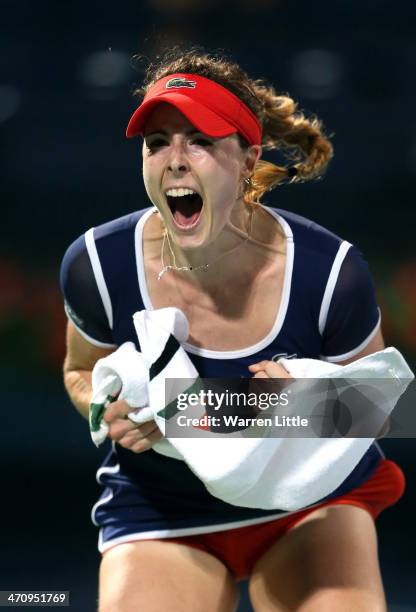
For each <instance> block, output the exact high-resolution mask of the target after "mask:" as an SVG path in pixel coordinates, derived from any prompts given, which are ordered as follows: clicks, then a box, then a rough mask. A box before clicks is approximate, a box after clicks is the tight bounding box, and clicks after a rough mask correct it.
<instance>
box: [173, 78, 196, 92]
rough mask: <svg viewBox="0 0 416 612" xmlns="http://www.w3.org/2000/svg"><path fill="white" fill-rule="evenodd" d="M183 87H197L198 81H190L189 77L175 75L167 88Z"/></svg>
mask: <svg viewBox="0 0 416 612" xmlns="http://www.w3.org/2000/svg"><path fill="white" fill-rule="evenodd" d="M181 87H187V88H188V89H195V87H196V81H190V80H189V79H185V77H175V78H174V79H170V81H168V82H167V83H166V89H179V88H181Z"/></svg>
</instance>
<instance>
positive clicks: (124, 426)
mask: <svg viewBox="0 0 416 612" xmlns="http://www.w3.org/2000/svg"><path fill="white" fill-rule="evenodd" d="M157 429H158V427H157V425H156V423H155V421H149V422H148V423H143V425H136V423H133V422H132V421H130V420H129V419H117V420H115V421H113V422H112V423H110V427H109V437H110V438H111V439H112V440H115V441H116V442H118V441H120V440H121V439H122V438H123V437H124V436H127V435H129V434H131V435H133V434H134V439H136V438H137V436H139V438H144V437H146V436H147V435H149V434H150V433H152V432H153V431H156V430H157ZM135 432H137V434H136V433H135ZM130 437H131V436H130Z"/></svg>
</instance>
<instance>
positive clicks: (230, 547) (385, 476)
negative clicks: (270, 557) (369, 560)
mask: <svg viewBox="0 0 416 612" xmlns="http://www.w3.org/2000/svg"><path fill="white" fill-rule="evenodd" d="M404 489H405V478H404V474H403V472H402V470H401V469H400V468H399V466H398V465H397V464H396V463H394V461H389V460H388V459H382V460H381V462H380V465H379V466H378V467H377V469H376V471H375V472H374V474H373V475H372V476H371V478H369V480H367V482H365V483H364V484H362V485H361V486H359V487H357V488H356V489H353V490H352V491H350V492H349V493H346V494H345V495H341V496H340V497H337V498H334V499H331V500H329V501H326V502H322V504H318V505H316V506H314V507H313V508H309V509H307V510H300V511H299V512H294V513H293V514H290V516H286V517H283V518H278V519H274V520H272V521H269V522H267V523H261V524H258V525H249V526H248V527H238V528H237V529H228V530H226V531H217V532H214V533H205V534H200V535H195V536H184V537H180V538H167V539H163V541H164V542H177V543H178V544H184V545H186V546H191V547H193V548H199V549H200V550H204V551H206V552H208V553H210V554H211V555H214V556H215V557H216V558H217V559H219V560H220V561H222V563H224V565H225V566H226V567H228V569H229V570H230V571H231V572H232V574H233V575H234V577H235V579H236V580H243V579H244V578H246V577H247V576H248V575H250V573H251V569H252V567H253V566H254V564H255V563H256V561H257V560H258V559H259V558H260V557H261V556H262V555H263V554H264V553H265V552H266V550H267V549H268V548H269V547H270V546H271V545H272V544H274V543H275V542H276V541H277V540H279V539H280V538H281V537H283V536H284V535H285V533H287V532H288V531H289V530H290V529H291V528H292V527H293V526H294V525H296V523H298V522H299V521H300V520H301V519H302V518H304V517H305V516H307V515H308V514H310V513H311V512H314V511H315V510H317V509H318V508H323V507H325V506H335V505H340V504H347V505H351V506H358V507H359V508H364V510H367V512H369V513H370V514H371V516H372V517H373V518H374V519H375V518H376V517H377V516H378V515H379V514H380V512H382V511H383V510H385V508H388V507H389V506H392V505H393V504H394V503H396V502H397V501H398V500H399V499H400V498H401V496H402V495H403V493H404Z"/></svg>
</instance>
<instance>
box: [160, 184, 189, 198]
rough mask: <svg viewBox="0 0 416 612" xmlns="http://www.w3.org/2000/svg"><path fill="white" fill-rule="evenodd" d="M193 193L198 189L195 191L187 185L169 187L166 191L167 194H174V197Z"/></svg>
mask: <svg viewBox="0 0 416 612" xmlns="http://www.w3.org/2000/svg"><path fill="white" fill-rule="evenodd" d="M193 193H196V191H194V190H193V189H188V188H187V187H184V188H181V189H168V191H167V192H166V195H168V196H172V197H173V198H180V197H182V196H186V195H192V194H193Z"/></svg>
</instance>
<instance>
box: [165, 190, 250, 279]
mask: <svg viewBox="0 0 416 612" xmlns="http://www.w3.org/2000/svg"><path fill="white" fill-rule="evenodd" d="M253 214H254V211H253V209H252V208H248V207H247V206H246V205H244V204H243V202H242V201H241V202H240V201H238V202H237V203H236V206H235V208H234V210H233V212H232V215H231V218H230V220H229V221H228V223H227V224H226V226H225V227H224V228H223V230H222V232H221V233H220V234H219V235H218V237H217V238H216V239H215V240H214V241H213V242H211V243H210V244H208V245H206V246H204V247H200V248H197V249H181V248H180V247H179V246H178V245H177V244H175V243H174V242H173V240H172V238H171V237H170V236H169V234H168V233H167V231H166V230H165V234H164V239H163V244H162V254H161V259H162V262H161V263H162V271H161V275H163V274H164V273H166V272H172V271H174V272H175V273H178V274H181V275H186V276H187V277H189V276H192V278H193V279H194V280H195V281H198V280H199V281H200V283H202V284H204V285H205V284H207V283H209V281H210V279H216V280H218V267H219V266H221V273H222V276H224V273H225V272H226V271H227V270H228V271H233V270H235V268H236V265H237V266H238V264H239V262H240V261H241V259H240V257H241V255H242V250H243V248H244V246H246V245H247V243H248V242H249V241H250V237H251V233H252V223H253ZM237 251H238V256H237ZM234 252H236V257H235V256H234Z"/></svg>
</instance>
